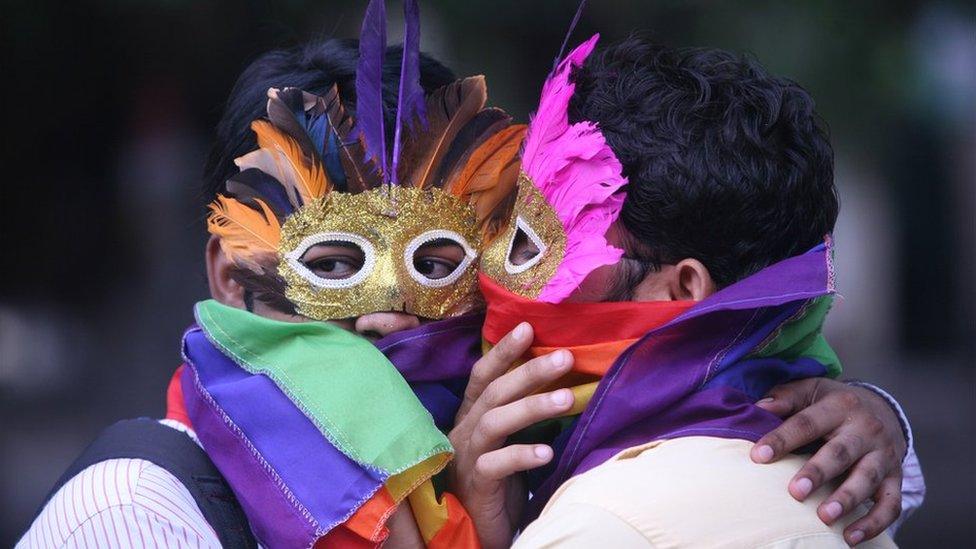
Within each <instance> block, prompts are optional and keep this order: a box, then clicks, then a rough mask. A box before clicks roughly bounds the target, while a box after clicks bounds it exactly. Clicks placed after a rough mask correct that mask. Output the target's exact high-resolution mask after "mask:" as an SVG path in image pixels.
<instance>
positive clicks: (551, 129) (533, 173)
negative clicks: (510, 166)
mask: <svg viewBox="0 0 976 549" xmlns="http://www.w3.org/2000/svg"><path fill="white" fill-rule="evenodd" d="M598 37H599V36H598V35H597V36H593V37H592V38H590V39H589V40H587V41H586V42H584V43H583V44H581V45H580V46H578V47H577V48H576V49H575V50H573V51H572V52H570V53H569V55H567V56H566V58H565V59H564V60H563V61H562V62H561V63H559V64H558V65H557V66H556V68H555V70H554V71H553V73H552V74H550V75H549V78H547V79H546V82H545V84H544V85H543V88H542V97H541V99H540V101H539V107H538V109H537V110H536V114H535V116H534V117H533V118H532V123H531V124H529V127H528V130H527V132H526V135H525V149H524V150H523V151H522V161H521V172H520V174H519V178H518V196H517V198H516V200H515V205H514V208H513V212H512V216H511V219H510V220H509V222H508V226H507V228H506V229H505V230H504V231H503V232H502V233H501V234H500V235H499V237H498V238H497V239H496V240H495V241H494V242H493V243H491V244H490V245H489V246H488V248H487V249H486V250H485V253H484V257H483V259H482V262H481V271H482V272H483V273H484V274H485V275H486V276H488V277H489V278H491V279H493V280H495V281H496V282H498V283H499V284H501V285H502V286H504V287H505V288H506V289H508V290H509V291H511V292H513V293H515V294H518V295H521V296H523V297H528V298H531V299H538V300H539V301H545V302H549V303H558V302H560V301H562V300H564V299H565V298H566V297H568V296H569V295H570V294H572V293H573V291H575V290H576V289H577V288H578V287H579V285H580V283H582V282H583V280H584V279H585V278H586V276H587V275H589V274H590V273H591V272H592V271H593V270H594V269H596V268H597V267H600V266H602V265H613V264H615V263H617V261H619V260H620V257H621V255H622V254H623V252H622V251H621V250H619V249H617V248H614V247H613V246H611V245H610V244H608V243H607V240H606V233H607V230H608V229H609V228H610V225H611V224H613V222H614V221H616V219H617V217H618V216H619V215H620V208H621V206H622V204H623V199H624V195H623V193H622V192H620V189H621V187H623V186H624V185H625V184H626V183H627V179H626V178H625V177H624V176H623V175H622V174H621V170H622V167H621V165H620V162H619V161H618V160H617V157H616V156H615V155H614V153H613V151H612V150H611V149H610V147H609V146H608V145H607V143H606V140H605V139H604V137H603V134H602V133H601V132H600V129H599V128H598V127H597V126H596V124H594V123H592V122H586V121H583V122H578V123H576V124H570V123H569V116H568V109H569V101H570V99H571V98H572V96H573V92H574V91H575V85H574V84H573V83H572V82H571V81H570V72H571V70H572V69H573V68H574V67H578V66H580V65H582V63H583V61H585V60H586V58H587V57H588V56H589V54H590V53H591V52H592V51H593V48H594V47H595V46H596V41H597V38H598ZM520 242H522V243H531V244H532V245H533V247H534V249H535V250H538V252H537V253H535V255H534V256H533V257H531V258H525V257H516V256H517V255H518V250H517V247H518V246H519V243H520Z"/></svg>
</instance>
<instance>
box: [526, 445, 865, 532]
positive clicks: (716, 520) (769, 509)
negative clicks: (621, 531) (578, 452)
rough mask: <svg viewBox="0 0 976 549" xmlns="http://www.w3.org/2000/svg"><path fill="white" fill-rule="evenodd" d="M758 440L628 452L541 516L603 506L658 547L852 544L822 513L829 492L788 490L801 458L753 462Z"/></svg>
mask: <svg viewBox="0 0 976 549" xmlns="http://www.w3.org/2000/svg"><path fill="white" fill-rule="evenodd" d="M751 445H752V444H751V443H750V442H748V441H744V440H733V439H718V438H711V437H687V438H680V439H674V440H669V441H659V442H655V443H651V444H648V445H645V446H642V447H638V448H634V449H631V450H628V451H625V452H623V453H621V454H619V455H618V456H616V457H614V458H613V459H611V460H609V461H608V462H606V463H604V464H603V465H600V466H598V467H596V468H594V469H592V470H590V471H588V472H586V473H584V474H582V475H578V476H576V477H574V478H573V479H571V480H569V481H568V482H567V483H566V484H564V485H563V486H562V487H561V488H560V489H559V491H557V493H556V494H555V495H554V496H553V499H552V500H551V501H550V502H549V504H548V505H547V506H546V509H545V510H544V511H543V514H542V515H541V516H540V518H539V520H540V521H553V520H555V518H554V517H558V516H559V515H561V514H563V513H569V512H577V513H578V510H576V511H570V509H571V508H579V507H580V506H586V507H590V508H592V507H598V508H600V509H602V510H603V511H605V512H606V513H609V514H610V515H612V516H614V517H616V519H618V520H619V521H621V522H623V523H625V524H626V525H627V526H628V527H630V528H631V529H632V530H634V531H636V532H639V533H640V534H641V535H642V536H643V537H644V539H645V540H646V541H647V544H648V545H651V546H657V545H669V546H670V545H685V546H722V545H729V544H732V545H737V546H750V547H761V546H769V547H775V546H777V545H778V544H780V543H783V544H786V543H789V544H792V545H793V546H800V547H802V546H805V545H804V543H803V541H807V542H809V545H806V546H816V547H831V546H837V547H846V544H845V543H844V539H843V534H842V532H843V527H844V525H843V524H836V525H835V526H834V527H829V526H827V525H825V524H824V523H822V522H821V521H820V519H819V518H818V517H817V514H816V507H817V505H818V504H819V502H820V500H821V499H822V498H823V497H825V496H826V495H827V493H828V492H827V491H826V489H823V491H822V493H815V494H814V495H813V496H812V497H810V498H808V499H807V501H805V502H802V503H801V502H798V501H796V500H794V499H793V498H792V497H791V496H790V495H789V493H788V492H787V490H786V487H787V484H788V482H789V480H790V478H792V476H793V474H795V472H796V471H797V470H798V469H799V468H800V466H801V465H802V462H803V460H802V458H800V457H798V456H791V457H789V458H786V459H784V460H782V461H780V462H777V463H775V464H770V465H757V464H755V463H753V462H752V461H751V460H750V459H749V448H750V447H751ZM581 520H587V519H586V518H585V516H581ZM589 522H590V524H589V525H587V526H586V527H587V528H593V529H597V530H599V529H601V528H602V524H601V522H600V521H599V520H597V519H592V520H589ZM533 526H534V525H533ZM533 526H530V527H529V529H528V530H527V533H528V532H530V531H531V529H532V527H533ZM581 527H582V526H581Z"/></svg>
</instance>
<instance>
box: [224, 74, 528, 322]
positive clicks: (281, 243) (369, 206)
mask: <svg viewBox="0 0 976 549" xmlns="http://www.w3.org/2000/svg"><path fill="white" fill-rule="evenodd" d="M358 95H359V101H358V105H357V109H358V111H359V112H360V118H359V121H357V124H359V126H357V127H354V122H353V120H352V119H351V117H350V116H349V115H347V114H346V112H345V110H344V108H343V106H342V102H341V101H340V98H339V94H338V91H337V89H336V88H335V87H333V88H332V89H331V90H330V91H329V93H327V94H326V95H325V96H322V97H319V96H314V95H311V94H308V93H304V92H302V91H301V90H298V89H295V88H286V89H284V90H276V89H271V90H270V91H269V92H268V97H269V100H268V110H267V112H268V118H267V119H266V120H265V119H262V120H256V121H255V122H254V123H253V124H252V129H253V130H254V132H255V133H256V135H257V141H258V146H259V148H258V150H255V151H252V152H250V153H248V154H247V155H244V156H242V157H240V158H238V159H237V160H236V163H237V165H238V167H240V168H241V172H240V173H238V174H236V175H235V176H234V177H232V178H231V179H230V180H228V182H227V185H226V189H227V190H226V192H225V193H222V194H221V195H218V196H217V199H216V200H215V201H214V202H213V203H212V204H211V206H210V216H209V218H208V230H209V231H210V232H211V233H212V234H214V235H216V236H218V237H220V244H221V248H222V250H223V252H224V253H225V254H226V255H227V256H228V257H229V258H230V259H231V260H232V261H234V262H235V263H236V264H237V265H238V266H240V267H242V268H246V269H249V270H250V271H251V272H253V273H255V274H256V275H257V276H259V277H264V278H265V279H267V280H268V283H267V284H262V287H264V288H266V289H267V288H272V289H273V288H281V290H280V293H282V294H283V297H284V299H286V300H287V302H289V303H290V304H291V305H293V306H294V309H295V311H296V312H298V313H300V314H302V315H304V316H307V317H309V318H313V319H317V320H330V319H338V318H349V317H355V316H359V315H362V314H366V313H369V312H375V311H404V312H407V313H411V314H415V315H418V316H421V317H426V318H435V319H436V318H443V317H445V316H450V315H454V314H460V313H462V312H465V311H466V310H468V309H470V308H471V307H472V306H473V305H475V304H477V303H478V295H477V279H476V272H475V265H476V260H477V258H478V256H479V254H480V251H481V244H482V242H483V241H487V240H488V239H490V238H491V237H492V236H493V235H494V234H495V233H496V232H497V231H498V230H499V226H500V225H501V223H502V219H501V217H502V216H503V215H504V214H503V212H504V211H505V203H506V201H507V199H510V194H511V193H512V190H513V188H514V185H515V180H516V177H517V173H518V171H517V169H518V161H517V155H518V147H519V145H520V143H521V139H522V135H523V133H524V127H523V126H512V125H510V124H511V119H510V117H509V116H508V115H506V114H505V113H504V112H503V111H501V110H498V109H493V108H488V109H486V108H484V105H485V102H486V100H487V90H486V87H485V82H484V78H483V77H480V76H478V77H472V78H466V79H462V80H458V81H456V82H454V83H452V84H449V85H447V86H445V87H443V88H441V89H439V90H436V91H434V92H433V93H431V94H430V95H429V96H428V97H426V99H425V98H424V96H423V95H421V99H422V100H423V101H424V109H422V110H421V112H423V111H426V116H425V120H424V121H423V122H416V123H413V124H411V125H409V127H407V124H406V123H405V124H404V129H403V131H402V133H403V134H404V135H405V139H403V140H402V143H401V141H400V133H401V131H399V129H400V128H398V131H397V137H396V138H395V143H398V144H402V147H395V149H397V148H400V149H402V150H400V151H399V153H400V154H399V155H398V156H394V158H393V161H392V162H390V163H389V166H387V164H388V163H387V162H386V156H385V151H381V152H379V153H378V155H374V156H370V153H369V151H370V147H369V146H368V144H367V141H368V139H367V136H368V135H369V129H368V128H365V127H363V124H362V122H361V121H362V120H363V114H362V113H363V111H364V109H366V108H367V107H368V105H364V103H363V97H364V96H363V94H362V93H359V94H358ZM401 95H402V94H401ZM380 106H382V105H380ZM399 109H400V111H402V110H403V106H402V104H401V106H400V107H399ZM400 111H398V126H400V124H399V116H400V115H401V114H403V113H402V112H400ZM414 112H417V111H416V110H415V111H414ZM380 119H381V120H382V117H380ZM380 141H385V139H380ZM444 245H446V246H448V247H450V248H452V249H454V250H456V251H457V254H456V255H457V257H455V260H454V261H452V262H449V263H446V264H444V265H441V266H440V267H437V268H435V269H433V271H436V272H432V271H431V270H430V269H426V268H424V263H423V262H422V261H420V255H421V254H422V252H423V250H425V249H427V247H430V246H435V247H436V246H444ZM323 247H324V248H327V249H330V250H336V249H339V250H348V254H347V255H346V256H345V257H348V258H351V259H347V260H343V261H345V263H344V265H342V266H341V268H336V267H335V265H337V263H335V261H336V260H335V259H327V260H326V263H327V265H328V268H325V269H323V268H320V267H318V266H317V265H320V264H321V261H320V260H315V261H319V263H314V262H313V261H312V259H310V258H313V256H315V255H316V254H318V253H319V252H320V251H321V250H322V249H323ZM330 261H331V262H332V263H328V262H330ZM266 291H273V290H266ZM259 298H260V296H259Z"/></svg>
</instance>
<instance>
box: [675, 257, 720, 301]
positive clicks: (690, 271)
mask: <svg viewBox="0 0 976 549" xmlns="http://www.w3.org/2000/svg"><path fill="white" fill-rule="evenodd" d="M668 283H669V284H668V286H669V288H668V291H669V293H670V295H671V299H672V300H676V301H688V300H690V301H701V300H703V299H705V298H706V297H708V296H710V295H712V294H714V293H715V290H716V286H715V281H713V280H712V275H711V273H709V272H708V268H707V267H705V265H704V264H703V263H702V262H701V261H698V260H697V259H691V258H685V259H682V260H681V261H679V262H678V263H676V264H675V265H674V267H673V270H672V273H671V276H669V277H668Z"/></svg>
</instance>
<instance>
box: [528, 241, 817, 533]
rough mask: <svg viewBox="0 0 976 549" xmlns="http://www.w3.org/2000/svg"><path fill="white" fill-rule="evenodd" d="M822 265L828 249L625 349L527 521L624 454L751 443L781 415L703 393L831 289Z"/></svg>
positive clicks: (727, 393) (726, 390) (740, 398)
mask: <svg viewBox="0 0 976 549" xmlns="http://www.w3.org/2000/svg"><path fill="white" fill-rule="evenodd" d="M829 258H830V250H829V247H826V246H818V247H817V248H814V249H813V250H811V251H810V252H808V253H806V254H803V255H800V256H796V257H793V258H790V259H787V260H785V261H782V262H780V263H777V264H775V265H772V266H770V267H768V268H766V269H764V270H762V271H760V272H759V273H757V274H755V275H753V276H751V277H749V278H747V279H745V280H743V281H741V282H739V283H737V284H734V285H732V286H729V287H727V288H725V289H723V290H722V291H720V292H717V293H715V294H714V295H712V296H711V297H709V298H708V299H706V300H704V301H702V302H701V303H700V304H698V305H697V306H695V307H694V308H692V309H690V310H688V311H687V312H685V313H684V314H682V315H681V316H679V317H678V318H676V319H675V320H673V321H671V322H669V323H668V324H666V325H665V326H662V327H661V328H658V329H656V330H653V331H651V332H649V333H648V334H647V335H645V336H644V337H642V338H641V339H640V340H638V341H637V342H636V343H635V344H634V345H632V346H631V347H630V348H629V349H627V350H626V351H625V352H624V353H623V354H622V355H621V356H620V357H619V358H618V359H617V361H616V362H615V363H614V365H613V366H612V367H611V368H610V370H609V371H608V372H607V374H606V375H605V376H604V378H603V380H601V382H600V384H599V386H598V387H597V390H596V392H595V394H594V395H593V398H592V400H591V401H590V404H589V406H588V407H587V408H586V410H584V412H583V413H582V415H581V416H580V419H579V421H578V422H577V424H576V427H575V429H574V431H573V433H572V435H571V436H570V438H569V441H568V442H567V444H566V448H565V450H564V451H563V452H562V455H561V456H559V460H558V465H557V466H556V469H555V472H554V473H553V475H551V476H550V477H549V478H548V479H547V480H546V481H545V482H544V483H543V484H542V486H540V487H539V488H538V490H536V491H535V492H534V497H533V499H532V503H531V504H530V508H529V509H528V511H527V517H526V518H527V519H528V520H531V518H533V517H534V516H535V515H536V514H537V513H538V512H539V511H540V510H541V508H542V506H544V505H545V503H546V501H548V499H549V497H550V496H551V495H552V493H553V492H554V491H555V489H556V488H558V487H559V486H560V485H561V484H562V483H563V482H565V481H566V480H567V479H568V478H569V477H571V476H573V475H577V474H580V473H582V472H585V471H587V470H589V469H591V468H593V467H595V466H596V465H599V464H600V463H602V462H603V461H605V460H606V459H607V458H609V457H611V456H613V455H614V454H616V453H618V452H620V451H622V450H624V449H626V448H629V447H632V446H635V445H637V444H641V443H646V442H650V441H652V440H655V439H661V438H667V437H675V436H690V435H692V434H709V435H710V436H718V437H724V438H742V439H747V440H756V439H758V438H759V437H760V436H762V435H763V434H765V433H766V432H768V431H769V430H770V429H772V428H774V427H775V426H776V425H778V424H779V422H780V421H779V419H778V418H776V417H775V416H772V415H771V414H768V413H766V412H764V411H762V410H761V409H759V408H757V407H755V406H754V405H753V400H754V399H752V397H751V396H750V395H748V394H746V393H744V392H742V391H740V390H738V389H736V388H733V387H731V386H729V387H721V386H716V387H714V388H713V389H709V390H704V389H705V386H706V384H707V382H708V381H709V380H710V379H712V378H713V377H715V376H716V375H717V374H718V373H719V372H725V371H729V368H730V367H731V366H732V365H735V364H736V363H738V362H739V361H740V360H742V359H744V358H745V357H746V356H747V355H748V353H749V352H751V351H752V350H753V349H754V348H755V347H756V346H757V345H759V344H760V343H761V342H762V341H764V340H765V339H766V338H767V337H769V336H770V334H771V333H772V332H773V331H774V330H775V329H776V328H777V327H779V326H780V325H781V324H782V323H783V322H785V321H786V320H788V319H789V318H791V317H792V316H793V315H795V314H796V312H797V311H799V310H800V308H801V307H802V306H803V305H804V304H805V302H806V301H807V300H808V299H812V298H816V297H820V296H822V295H825V294H827V293H830V292H831V291H833V281H832V276H831V274H832V273H831V269H830V265H829ZM773 366H778V367H779V368H781V369H789V368H790V367H791V365H790V364H788V363H786V362H784V361H780V362H779V364H778V365H774V364H772V363H768V364H766V365H765V367H766V369H767V370H769V369H772V368H773ZM805 366H806V365H803V366H802V367H804V369H806V368H805ZM742 373H745V371H742ZM805 373H808V372H805ZM767 374H768V372H767ZM732 375H733V374H732V373H729V374H727V376H730V377H727V378H726V379H730V378H731V376H732Z"/></svg>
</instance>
